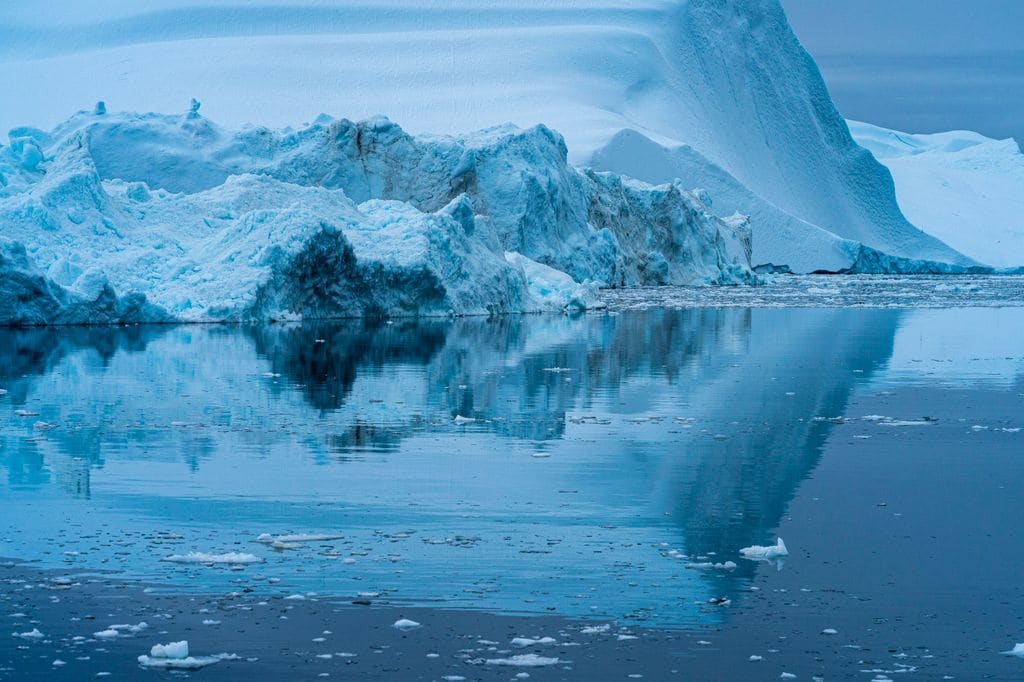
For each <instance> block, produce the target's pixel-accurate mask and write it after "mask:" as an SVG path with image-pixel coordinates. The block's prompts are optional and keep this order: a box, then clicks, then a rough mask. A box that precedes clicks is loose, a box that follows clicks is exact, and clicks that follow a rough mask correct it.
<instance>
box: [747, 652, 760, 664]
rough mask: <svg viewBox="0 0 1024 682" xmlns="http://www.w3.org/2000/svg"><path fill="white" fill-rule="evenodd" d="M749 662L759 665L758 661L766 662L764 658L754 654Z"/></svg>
mask: <svg viewBox="0 0 1024 682" xmlns="http://www.w3.org/2000/svg"><path fill="white" fill-rule="evenodd" d="M749 660H750V662H751V663H757V662H758V661H763V660H764V656H758V655H757V654H754V655H753V656H751V657H750V659H749Z"/></svg>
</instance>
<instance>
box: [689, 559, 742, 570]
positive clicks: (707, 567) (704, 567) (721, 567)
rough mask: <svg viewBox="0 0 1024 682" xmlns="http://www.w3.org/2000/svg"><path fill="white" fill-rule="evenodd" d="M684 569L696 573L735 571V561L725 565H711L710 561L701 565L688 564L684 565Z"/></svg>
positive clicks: (727, 562)
mask: <svg viewBox="0 0 1024 682" xmlns="http://www.w3.org/2000/svg"><path fill="white" fill-rule="evenodd" d="M686 568H689V569H693V570H696V571H708V570H715V571H735V570H736V562H735V561H726V562H725V563H720V564H716V563H712V562H710V561H705V562H701V563H689V564H686Z"/></svg>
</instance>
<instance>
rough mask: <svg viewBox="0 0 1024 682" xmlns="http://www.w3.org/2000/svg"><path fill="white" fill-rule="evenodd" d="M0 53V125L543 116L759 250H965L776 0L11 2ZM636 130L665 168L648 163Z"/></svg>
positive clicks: (804, 261) (190, 175)
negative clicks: (913, 205) (128, 117)
mask: <svg viewBox="0 0 1024 682" xmlns="http://www.w3.org/2000/svg"><path fill="white" fill-rule="evenodd" d="M0 63H3V64H4V66H5V67H6V68H3V69H0V89H2V90H3V91H4V92H6V93H15V94H14V95H13V96H11V97H9V100H10V101H9V102H8V103H7V104H8V105H7V106H5V107H4V108H3V111H0V125H3V126H11V125H16V124H19V123H23V122H35V123H42V124H44V125H54V124H56V123H57V120H56V119H55V118H53V117H54V116H56V115H59V112H63V111H71V110H73V109H75V108H77V107H78V106H81V104H82V103H84V102H92V101H95V100H96V99H107V100H109V101H111V103H112V104H113V105H115V106H116V108H118V109H136V110H139V111H149V110H163V111H177V110H180V109H181V108H182V107H184V105H185V103H186V102H187V101H188V100H189V98H190V97H198V98H199V99H201V100H203V101H204V103H205V106H206V109H205V110H206V111H208V112H209V113H210V114H211V115H212V116H213V117H214V118H216V119H217V120H220V121H224V122H226V123H227V124H229V125H231V126H235V127H238V126H241V125H242V124H244V123H246V122H248V121H252V120H259V121H263V122H266V123H269V124H272V125H285V124H288V123H291V122H294V121H301V120H311V119H312V118H313V117H314V116H316V114H317V113H318V112H320V111H328V112H343V113H344V114H345V115H347V116H350V117H352V118H359V119H369V118H371V117H373V116H375V115H377V114H387V115H388V116H391V117H393V118H394V119H395V120H399V121H402V122H403V124H404V125H406V126H408V127H409V130H410V131H412V132H414V133H428V132H434V133H445V134H452V135H454V134H458V133H461V132H463V131H467V130H478V129H484V128H488V127H492V126H496V125H500V124H504V123H506V122H512V123H514V124H516V125H518V126H520V127H522V128H531V127H532V126H535V125H537V124H545V125H548V126H551V127H552V128H553V129H556V130H559V131H560V132H561V133H563V134H564V135H565V136H566V140H567V141H568V148H569V150H570V152H571V156H570V160H571V161H572V162H573V163H575V164H578V165H589V166H592V167H594V168H595V169H598V170H606V171H611V172H615V173H618V174H624V175H632V176H634V177H637V178H638V179H640V180H643V181H646V182H651V183H664V182H672V181H674V180H675V179H676V178H677V177H678V178H682V180H683V182H684V183H685V184H686V185H687V186H689V187H701V186H705V185H707V187H706V189H707V191H708V192H709V194H710V195H711V198H712V199H713V200H714V203H715V209H716V210H718V211H720V215H721V216H728V215H731V214H732V213H733V212H734V211H739V212H740V213H745V214H749V215H751V217H752V226H753V248H754V253H755V258H754V260H755V263H754V264H755V265H760V264H772V265H775V266H786V267H789V268H790V269H791V270H794V271H798V272H809V271H813V270H829V271H840V270H849V269H856V268H857V261H858V258H859V256H858V254H859V253H860V248H861V245H863V247H864V248H865V249H869V250H872V251H874V252H882V253H885V254H888V255H889V256H892V257H895V258H903V259H915V260H917V261H937V262H941V263H946V264H953V265H959V266H970V265H972V264H973V261H971V260H970V259H968V258H965V257H963V256H961V255H960V254H958V253H957V252H955V251H954V250H953V249H951V248H949V247H947V246H946V245H945V244H943V243H942V242H940V241H939V240H938V239H935V238H934V237H933V236H930V235H927V234H924V233H922V232H921V231H919V230H917V229H915V228H914V227H913V226H912V225H911V224H910V223H908V222H907V220H906V219H904V217H903V216H902V214H901V213H900V210H899V207H898V205H897V203H896V199H895V196H894V191H893V185H892V180H891V177H890V175H889V174H888V172H887V171H886V170H885V168H884V167H882V166H881V165H879V164H878V163H877V162H876V161H875V159H873V158H872V157H871V155H870V154H869V153H867V152H866V151H865V150H863V149H862V148H860V147H858V146H857V145H856V144H855V143H854V141H853V140H852V139H851V137H850V134H849V132H848V130H847V128H846V125H845V123H844V122H843V120H842V118H841V117H840V116H839V114H838V113H837V111H836V109H835V107H834V106H833V104H832V101H831V98H830V97H829V94H828V92H827V90H826V88H825V85H824V83H823V81H822V79H821V77H820V75H819V73H818V70H817V67H816V66H815V64H814V63H813V61H812V60H811V58H810V57H809V56H808V55H807V53H806V52H805V51H804V50H803V48H802V47H801V46H800V44H799V42H798V40H797V38H796V37H795V36H794V35H793V32H792V31H791V29H790V27H789V25H788V22H787V20H786V17H785V14H784V12H783V10H782V8H781V6H780V4H779V2H778V0H523V1H522V2H516V3H510V2H497V3H484V4H481V3H479V2H477V1H476V0H431V1H430V2H418V1H417V2H413V0H360V1H359V2H348V1H343V0H299V1H297V2H292V3H287V4H283V3H269V2H263V1H258V2H251V1H249V0H220V1H218V2H216V3H214V2H211V0H145V1H143V2H127V1H126V0H114V1H112V2H106V3H102V4H96V3H93V4H85V3H80V2H75V1H74V0H54V1H53V2H51V3H48V8H47V10H46V11H40V10H39V8H38V4H37V3H33V2H29V0H10V1H9V2H6V3H4V4H3V6H2V7H0ZM41 83H45V84H46V87H39V84H41ZM623 131H627V132H632V133H635V135H633V136H625V137H623V136H621V135H620V134H621V133H622V132H623ZM253 143H254V144H257V143H258V140H255V139H254V140H253ZM613 143H614V145H615V148H614V150H612V151H614V153H611V152H610V151H609V149H608V148H609V145H611V144H613ZM648 143H651V144H655V145H658V146H660V147H662V148H664V149H665V150H666V153H665V154H666V158H667V159H669V160H670V161H672V163H662V164H658V165H652V166H649V167H647V166H646V164H645V163H643V159H644V158H647V157H648V156H649V154H648V151H649V150H648V148H647V144H648ZM223 161H224V160H223V159H216V158H204V159H194V158H191V157H189V158H188V159H187V163H186V160H185V159H181V158H179V159H178V160H177V162H179V163H182V164H185V165H181V166H178V167H177V168H173V167H171V166H169V165H168V166H164V167H162V168H152V169H150V170H151V171H152V172H153V173H157V174H161V173H168V172H171V171H174V173H175V174H176V175H177V176H178V178H179V180H178V182H180V183H182V184H181V186H178V187H173V186H172V187H167V189H169V190H172V191H177V190H190V189H195V187H194V186H193V185H196V184H198V185H207V186H208V185H209V183H211V182H213V183H219V182H220V181H222V180H223V179H224V178H223V173H224V172H225V167H224V164H223ZM30 162H31V161H30ZM97 162H98V164H99V165H100V166H101V167H104V166H105V167H106V168H107V169H108V170H110V171H111V172H113V171H114V170H115V167H114V166H112V165H110V164H113V163H115V162H114V160H111V159H106V160H104V159H103V158H102V157H100V156H97ZM424 163H428V164H429V163H430V160H429V159H424ZM641 171H642V172H641ZM694 175H698V176H705V175H706V176H713V177H715V178H720V182H719V183H718V184H717V186H711V181H710V180H709V181H707V182H705V181H704V180H702V179H701V178H696V179H695V178H694V177H693V176H694ZM340 180H341V179H339V181H340ZM346 191H348V190H346ZM716 192H717V194H718V196H715V194H716ZM442 195H443V193H441V194H437V195H436V196H442ZM362 196H363V195H358V194H355V195H353V198H354V200H355V201H361V200H362ZM367 196H368V195H367ZM416 198H417V197H410V199H416ZM401 200H404V199H401ZM438 208H440V207H439V206H431V207H429V210H437V209H438ZM758 218H760V220H759V219H758ZM507 227H508V226H501V225H499V226H498V228H497V229H499V231H500V230H506V229H507ZM522 229H523V230H526V231H528V229H529V226H522ZM580 248H581V249H584V250H585V248H586V246H585V245H580Z"/></svg>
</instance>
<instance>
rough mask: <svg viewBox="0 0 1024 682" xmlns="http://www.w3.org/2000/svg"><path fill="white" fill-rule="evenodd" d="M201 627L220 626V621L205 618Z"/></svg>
mask: <svg viewBox="0 0 1024 682" xmlns="http://www.w3.org/2000/svg"><path fill="white" fill-rule="evenodd" d="M203 625H220V621H219V620H213V619H211V618H207V619H205V620H204V621H203Z"/></svg>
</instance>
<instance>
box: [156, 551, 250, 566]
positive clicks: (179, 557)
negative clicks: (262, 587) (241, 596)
mask: <svg viewBox="0 0 1024 682" xmlns="http://www.w3.org/2000/svg"><path fill="white" fill-rule="evenodd" d="M164 561H168V562H170V563H174V564H261V563H263V561H264V559H263V558H262V557H258V556H256V555H255V554H247V553H244V552H226V553H224V554H208V553H206V552H189V553H188V554H173V555H171V556H169V557H167V558H165V559H164Z"/></svg>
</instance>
